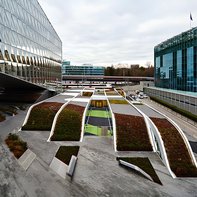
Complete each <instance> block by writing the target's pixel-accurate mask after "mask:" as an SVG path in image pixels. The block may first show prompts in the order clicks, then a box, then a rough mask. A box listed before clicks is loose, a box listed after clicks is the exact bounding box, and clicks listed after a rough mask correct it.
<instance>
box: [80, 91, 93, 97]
mask: <svg viewBox="0 0 197 197" xmlns="http://www.w3.org/2000/svg"><path fill="white" fill-rule="evenodd" d="M92 94H93V92H83V93H82V96H87V97H90V96H92Z"/></svg>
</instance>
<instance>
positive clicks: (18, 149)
mask: <svg viewBox="0 0 197 197" xmlns="http://www.w3.org/2000/svg"><path fill="white" fill-rule="evenodd" d="M5 142H6V144H7V145H8V147H9V149H10V151H11V152H13V154H14V156H15V157H16V158H17V159H18V158H20V157H21V155H22V154H23V153H24V152H25V151H26V150H27V148H28V147H27V143H26V142H24V141H23V140H21V139H20V138H19V137H18V135H16V134H11V133H10V134H9V135H8V137H7V139H6V140H5Z"/></svg>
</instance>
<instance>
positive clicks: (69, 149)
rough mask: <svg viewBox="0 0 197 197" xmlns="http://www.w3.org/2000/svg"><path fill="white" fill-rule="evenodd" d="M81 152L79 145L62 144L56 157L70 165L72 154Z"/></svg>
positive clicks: (75, 154)
mask: <svg viewBox="0 0 197 197" xmlns="http://www.w3.org/2000/svg"><path fill="white" fill-rule="evenodd" d="M78 152H79V146H60V147H59V149H58V151H57V153H56V155H55V157H56V158H58V159H59V160H60V161H62V162H64V163H65V164H66V165H69V162H70V160H71V157H72V155H74V156H76V157H77V155H78Z"/></svg>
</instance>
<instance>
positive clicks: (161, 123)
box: [151, 118, 197, 177]
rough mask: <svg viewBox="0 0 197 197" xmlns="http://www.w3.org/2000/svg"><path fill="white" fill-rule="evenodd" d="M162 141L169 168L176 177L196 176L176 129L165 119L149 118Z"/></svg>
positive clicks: (196, 169)
mask: <svg viewBox="0 0 197 197" xmlns="http://www.w3.org/2000/svg"><path fill="white" fill-rule="evenodd" d="M151 120H152V121H153V122H154V124H155V125H156V126H157V128H158V130H159V132H160V134H161V137H162V139H163V142H164V146H165V149H166V153H167V156H168V160H169V163H170V168H171V169H172V171H173V172H174V173H175V175H176V176H178V177H197V168H196V167H195V166H194V165H193V163H192V161H191V157H190V155H189V152H188V150H187V147H186V145H185V142H184V140H183V138H182V136H181V135H180V133H179V132H178V131H177V129H176V128H175V127H174V126H173V125H172V124H171V123H170V122H169V121H168V120H166V119H163V118H151Z"/></svg>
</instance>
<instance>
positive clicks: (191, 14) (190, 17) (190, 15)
mask: <svg viewBox="0 0 197 197" xmlns="http://www.w3.org/2000/svg"><path fill="white" fill-rule="evenodd" d="M190 20H191V21H193V18H192V14H191V13H190Z"/></svg>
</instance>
